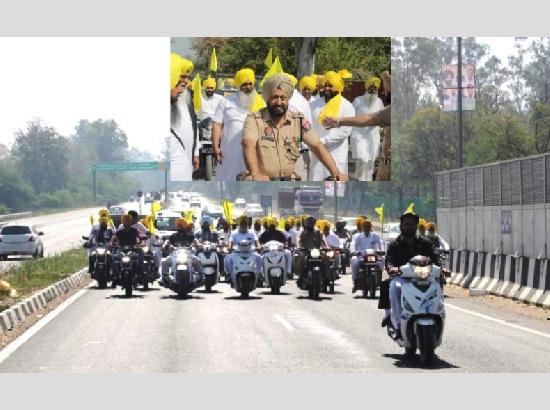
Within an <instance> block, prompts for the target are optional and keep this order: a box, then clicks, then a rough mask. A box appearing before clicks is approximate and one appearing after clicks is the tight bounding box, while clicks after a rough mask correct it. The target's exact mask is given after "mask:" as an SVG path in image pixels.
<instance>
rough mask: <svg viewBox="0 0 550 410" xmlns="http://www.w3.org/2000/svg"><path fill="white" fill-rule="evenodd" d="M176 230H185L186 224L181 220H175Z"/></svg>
mask: <svg viewBox="0 0 550 410" xmlns="http://www.w3.org/2000/svg"><path fill="white" fill-rule="evenodd" d="M176 228H178V229H185V228H187V222H186V221H185V219H183V218H177V219H176Z"/></svg>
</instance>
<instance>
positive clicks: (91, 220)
mask: <svg viewBox="0 0 550 410" xmlns="http://www.w3.org/2000/svg"><path fill="white" fill-rule="evenodd" d="M93 224H94V217H93V215H90V225H93Z"/></svg>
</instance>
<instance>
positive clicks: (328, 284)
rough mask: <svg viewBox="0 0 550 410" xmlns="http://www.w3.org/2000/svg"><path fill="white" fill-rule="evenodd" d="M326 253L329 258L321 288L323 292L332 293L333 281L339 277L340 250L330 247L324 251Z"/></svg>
mask: <svg viewBox="0 0 550 410" xmlns="http://www.w3.org/2000/svg"><path fill="white" fill-rule="evenodd" d="M326 255H327V257H328V258H329V260H330V264H329V270H328V277H327V278H326V279H325V281H324V283H323V290H324V292H325V293H332V294H333V293H334V283H335V282H336V280H338V279H340V269H341V262H340V263H338V261H339V260H340V261H341V259H340V252H339V250H338V249H330V250H327V251H326Z"/></svg>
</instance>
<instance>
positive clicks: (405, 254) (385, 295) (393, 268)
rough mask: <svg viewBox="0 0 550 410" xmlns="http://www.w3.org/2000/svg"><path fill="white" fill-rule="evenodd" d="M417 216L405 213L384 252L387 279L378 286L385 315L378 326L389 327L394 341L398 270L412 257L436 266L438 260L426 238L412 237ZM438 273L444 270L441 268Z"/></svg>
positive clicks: (398, 312)
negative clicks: (427, 259) (395, 236)
mask: <svg viewBox="0 0 550 410" xmlns="http://www.w3.org/2000/svg"><path fill="white" fill-rule="evenodd" d="M418 223H419V217H418V215H417V214H415V213H413V212H406V213H404V214H403V215H401V218H400V226H399V228H400V230H401V234H400V235H399V236H398V237H397V238H396V239H395V241H393V242H392V243H390V245H389V246H388V251H387V253H386V270H387V272H388V274H389V275H390V279H388V280H385V281H383V282H382V283H381V284H380V300H379V303H378V308H379V309H385V310H386V313H385V316H384V319H383V320H382V327H384V326H386V325H388V324H390V321H391V323H392V325H393V327H394V328H395V329H396V331H397V333H396V334H397V338H400V337H402V336H401V330H400V328H399V326H400V317H401V284H402V283H403V279H402V278H400V277H399V276H398V273H399V267H400V266H402V265H405V264H406V263H408V262H409V260H410V259H411V258H413V257H414V256H416V255H423V256H427V257H429V258H430V259H431V261H432V262H433V263H434V264H435V265H438V266H440V261H439V257H438V256H437V254H436V252H435V247H434V245H433V244H432V243H431V242H430V241H428V240H427V239H425V238H423V237H421V236H419V235H417V234H416V232H417V229H418ZM442 271H445V269H444V268H442Z"/></svg>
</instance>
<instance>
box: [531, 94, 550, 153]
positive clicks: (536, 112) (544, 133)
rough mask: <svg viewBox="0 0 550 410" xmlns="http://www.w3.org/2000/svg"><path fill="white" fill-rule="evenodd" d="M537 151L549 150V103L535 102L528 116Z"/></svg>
mask: <svg viewBox="0 0 550 410" xmlns="http://www.w3.org/2000/svg"><path fill="white" fill-rule="evenodd" d="M530 124H531V129H532V130H533V134H534V139H535V148H536V150H537V152H539V153H543V152H548V151H550V104H543V103H540V102H538V103H536V104H535V106H534V107H533V111H532V113H531V118H530Z"/></svg>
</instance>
